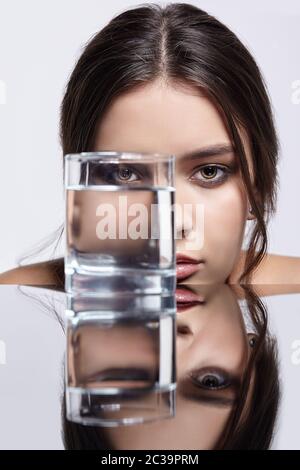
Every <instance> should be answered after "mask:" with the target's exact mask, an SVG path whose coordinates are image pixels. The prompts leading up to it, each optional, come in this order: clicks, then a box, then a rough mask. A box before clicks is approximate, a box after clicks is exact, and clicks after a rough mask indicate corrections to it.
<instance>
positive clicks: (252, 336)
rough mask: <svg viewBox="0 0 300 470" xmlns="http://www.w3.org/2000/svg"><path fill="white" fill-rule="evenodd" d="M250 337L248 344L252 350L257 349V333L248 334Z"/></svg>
mask: <svg viewBox="0 0 300 470" xmlns="http://www.w3.org/2000/svg"><path fill="white" fill-rule="evenodd" d="M247 337H248V344H249V347H250V348H251V349H254V348H255V345H256V341H257V335H256V334H255V333H247Z"/></svg>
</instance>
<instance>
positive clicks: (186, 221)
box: [175, 203, 193, 240]
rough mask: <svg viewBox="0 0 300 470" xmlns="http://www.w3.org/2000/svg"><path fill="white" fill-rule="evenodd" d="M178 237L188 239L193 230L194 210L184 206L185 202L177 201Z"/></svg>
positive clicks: (176, 221)
mask: <svg viewBox="0 0 300 470" xmlns="http://www.w3.org/2000/svg"><path fill="white" fill-rule="evenodd" d="M175 228H176V239H177V240H181V239H188V238H189V237H190V236H191V234H192V232H193V215H192V211H191V210H188V209H187V205H186V207H184V204H180V203H176V210H175Z"/></svg>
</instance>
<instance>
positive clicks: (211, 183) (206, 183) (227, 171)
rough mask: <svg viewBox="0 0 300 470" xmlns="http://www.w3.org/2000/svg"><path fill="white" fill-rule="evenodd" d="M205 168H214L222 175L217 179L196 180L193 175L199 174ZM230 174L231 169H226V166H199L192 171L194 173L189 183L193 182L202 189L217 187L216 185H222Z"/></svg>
mask: <svg viewBox="0 0 300 470" xmlns="http://www.w3.org/2000/svg"><path fill="white" fill-rule="evenodd" d="M205 168H216V169H217V170H221V171H223V175H222V176H221V177H219V178H217V179H215V177H213V178H207V179H199V178H196V177H195V175H196V174H197V173H198V172H201V171H202V170H203V169H205ZM232 173H233V169H232V168H230V167H228V166H225V165H217V164H207V165H201V166H200V167H198V168H197V169H196V170H195V171H194V173H193V174H192V176H191V178H190V179H191V181H195V182H197V183H200V184H201V185H202V186H204V187H210V186H217V185H219V184H221V183H223V182H224V181H226V180H227V179H228V177H229V175H230V174H232ZM194 177H195V178H194Z"/></svg>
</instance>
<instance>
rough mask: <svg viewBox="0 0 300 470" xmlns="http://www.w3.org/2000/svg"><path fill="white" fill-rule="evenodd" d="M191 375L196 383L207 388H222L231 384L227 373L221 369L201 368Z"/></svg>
mask: <svg viewBox="0 0 300 470" xmlns="http://www.w3.org/2000/svg"><path fill="white" fill-rule="evenodd" d="M190 375H191V379H192V381H193V383H194V384H195V385H197V386H198V387H201V388H204V389H206V390H220V389H223V388H226V387H228V386H229V385H230V384H231V382H230V380H229V377H228V375H227V373H226V372H223V371H221V370H218V371H217V370H213V369H212V370H208V369H200V370H198V371H195V372H192V373H191V374H190Z"/></svg>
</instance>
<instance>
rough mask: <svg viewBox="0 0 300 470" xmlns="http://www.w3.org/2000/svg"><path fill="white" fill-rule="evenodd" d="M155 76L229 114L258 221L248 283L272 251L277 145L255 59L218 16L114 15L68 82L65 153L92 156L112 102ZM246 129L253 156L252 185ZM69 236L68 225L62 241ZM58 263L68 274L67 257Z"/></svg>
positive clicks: (164, 11)
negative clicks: (270, 226)
mask: <svg viewBox="0 0 300 470" xmlns="http://www.w3.org/2000/svg"><path fill="white" fill-rule="evenodd" d="M156 79H162V80H164V81H165V82H169V83H170V84H171V85H173V86H180V85H182V86H184V85H185V84H188V85H193V86H194V87H196V88H198V89H199V90H202V91H203V90H205V92H206V93H207V95H208V96H209V97H210V99H211V100H212V101H213V102H214V103H215V105H216V106H217V107H218V109H219V111H220V112H221V114H222V116H223V119H224V122H225V125H226V127H227V129H228V132H229V136H230V138H231V140H232V142H233V145H234V148H235V151H236V154H237V155H238V157H239V164H240V168H241V174H242V178H243V182H244V184H245V187H246V189H247V193H248V198H249V202H250V204H251V206H252V209H253V214H254V216H255V220H254V221H253V226H252V231H251V234H250V238H249V242H248V246H247V254H246V259H245V266H244V271H243V273H242V275H241V276H240V279H239V281H238V282H243V283H247V282H249V281H250V276H251V273H252V272H253V270H254V269H255V268H256V267H257V265H258V264H259V263H260V261H261V260H262V259H263V257H264V256H265V254H266V252H267V228H266V226H267V223H268V220H269V217H270V215H271V214H272V213H273V212H274V211H275V206H276V196H277V185H278V181H277V178H278V176H277V160H278V147H279V144H278V139H277V135H276V130H275V126H274V122H273V113H272V108H271V103H270V100H269V97H268V92H267V89H266V86H265V83H264V79H263V77H262V75H261V73H260V70H259V68H258V66H257V64H256V62H255V60H254V58H253V57H252V55H251V54H250V53H249V51H248V50H247V49H246V47H245V46H244V45H243V44H242V43H241V41H240V40H239V39H238V38H237V36H236V35H235V34H234V33H233V32H232V31H231V30H230V29H229V28H228V27H227V26H225V25H224V24H222V23H221V22H220V21H218V20H217V19H216V18H215V17H214V16H211V15H209V14H208V13H206V12H205V11H203V10H201V9H200V8H197V7H196V6H194V5H190V4H188V3H171V4H167V5H166V6H161V5H158V4H140V5H138V6H135V7H133V8H129V9H127V10H126V11H123V12H122V13H120V14H118V15H116V16H115V17H113V18H112V19H111V21H110V22H109V23H108V24H107V25H106V26H105V27H103V28H102V29H101V30H100V31H99V32H98V33H97V34H95V35H94V36H93V37H92V38H91V40H90V41H89V42H88V43H87V44H86V46H85V48H84V50H83V52H82V54H81V56H80V57H79V59H78V61H77V63H76V66H75V68H74V70H73V72H72V73H71V76H70V78H69V81H68V83H67V87H66V90H65V94H64V97H63V101H62V105H61V116H60V139H61V145H62V149H63V154H64V155H65V154H67V153H77V152H82V151H93V150H94V137H95V132H96V129H97V125H98V123H99V122H100V121H101V118H102V116H103V115H104V112H105V110H106V109H107V108H108V107H109V105H110V103H111V102H112V99H115V98H116V97H117V96H118V95H121V94H122V93H124V92H127V91H129V90H132V89H134V88H136V87H138V86H141V85H146V84H147V83H150V82H152V81H154V80H156ZM241 129H245V131H246V134H247V137H248V139H249V144H250V149H251V153H252V159H253V169H254V176H255V181H254V186H253V187H252V184H251V180H250V175H249V168H248V165H247V160H246V156H245V149H244V146H243V143H242V139H241V137H240V134H239V131H240V130H241ZM254 188H255V190H254ZM63 231H64V227H63V226H62V227H61V228H60V237H61V235H62V233H63ZM58 263H60V264H62V266H60V267H57V269H58V270H60V271H62V268H63V260H59V262H58Z"/></svg>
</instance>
